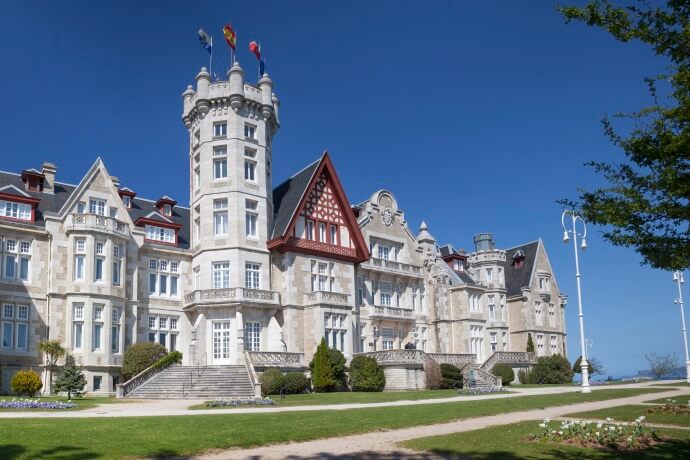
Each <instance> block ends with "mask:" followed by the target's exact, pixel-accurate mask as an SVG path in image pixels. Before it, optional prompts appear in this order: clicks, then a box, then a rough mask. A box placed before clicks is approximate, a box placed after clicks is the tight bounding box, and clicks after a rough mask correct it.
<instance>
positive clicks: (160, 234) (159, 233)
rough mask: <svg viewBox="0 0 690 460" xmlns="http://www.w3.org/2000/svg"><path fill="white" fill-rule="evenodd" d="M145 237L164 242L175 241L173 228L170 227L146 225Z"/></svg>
mask: <svg viewBox="0 0 690 460" xmlns="http://www.w3.org/2000/svg"><path fill="white" fill-rule="evenodd" d="M146 239H147V240H152V241H162V242H164V243H176V238H175V230H173V229H172V228H163V227H156V226H154V225H147V226H146Z"/></svg>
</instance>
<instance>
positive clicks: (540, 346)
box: [537, 334, 545, 356]
mask: <svg viewBox="0 0 690 460" xmlns="http://www.w3.org/2000/svg"><path fill="white" fill-rule="evenodd" d="M544 351H545V350H544V334H537V356H544Z"/></svg>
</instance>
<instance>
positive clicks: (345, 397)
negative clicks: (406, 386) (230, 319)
mask: <svg viewBox="0 0 690 460" xmlns="http://www.w3.org/2000/svg"><path fill="white" fill-rule="evenodd" d="M504 393H508V392H507V391H506V392H504ZM456 396H470V395H469V394H467V393H458V392H457V391H455V390H423V391H385V392H380V393H366V392H361V393H360V392H337V393H309V394H299V395H287V396H286V397H285V399H280V396H279V395H271V396H269V398H271V399H272V400H274V401H275V406H276V407H291V406H320V405H324V404H370V403H381V402H390V401H418V400H420V399H437V398H454V397H456ZM247 407H259V408H265V407H266V406H242V408H247ZM190 409H229V407H220V408H214V407H206V405H205V404H199V405H196V406H191V407H190Z"/></svg>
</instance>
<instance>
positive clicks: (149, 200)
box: [132, 196, 191, 209]
mask: <svg viewBox="0 0 690 460" xmlns="http://www.w3.org/2000/svg"><path fill="white" fill-rule="evenodd" d="M132 200H135V201H136V200H141V201H148V202H150V203H153V204H155V203H156V201H158V200H152V199H150V198H143V197H140V196H135V197H134V198H132ZM175 207H176V208H182V209H191V208H190V207H189V206H182V205H180V204H176V205H175Z"/></svg>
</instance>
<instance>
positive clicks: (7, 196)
mask: <svg viewBox="0 0 690 460" xmlns="http://www.w3.org/2000/svg"><path fill="white" fill-rule="evenodd" d="M0 200H4V201H12V202H14V203H22V204H30V205H31V220H24V219H15V218H14V217H2V219H3V220H13V221H15V222H30V223H34V222H36V208H37V207H38V204H39V203H40V202H41V200H40V199H38V198H32V197H28V196H20V195H12V194H11V193H4V192H0Z"/></svg>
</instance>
